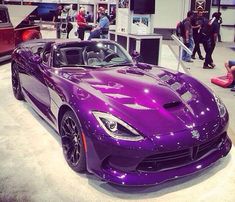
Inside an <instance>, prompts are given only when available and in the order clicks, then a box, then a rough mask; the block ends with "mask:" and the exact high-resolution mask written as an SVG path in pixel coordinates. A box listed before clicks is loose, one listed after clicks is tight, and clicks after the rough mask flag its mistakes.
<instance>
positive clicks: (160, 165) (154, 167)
mask: <svg viewBox="0 0 235 202" xmlns="http://www.w3.org/2000/svg"><path fill="white" fill-rule="evenodd" d="M225 136H226V133H225V134H223V135H220V136H218V137H216V138H214V139H211V140H210V141H208V142H205V143H202V144H201V145H198V146H195V147H191V148H188V149H183V150H176V151H172V152H165V153H159V154H155V155H152V156H149V157H147V158H145V159H144V160H143V161H142V162H141V163H140V164H139V165H138V166H137V170H138V171H145V172H154V171H160V170H167V169H171V168H176V167H179V166H182V165H186V164H188V163H190V162H192V161H194V160H197V159H199V158H201V157H203V156H204V155H206V154H208V153H209V152H210V151H212V150H213V149H216V148H218V147H219V146H220V144H221V143H222V142H223V139H224V137H225Z"/></svg>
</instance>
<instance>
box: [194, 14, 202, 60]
mask: <svg viewBox="0 0 235 202" xmlns="http://www.w3.org/2000/svg"><path fill="white" fill-rule="evenodd" d="M204 21H205V19H204V17H203V11H198V13H197V16H196V17H195V18H193V20H192V27H193V40H194V43H195V46H194V49H193V54H192V56H191V58H192V59H196V57H195V55H196V53H197V54H198V56H199V59H200V60H204V57H203V56H202V54H201V49H200V43H201V38H202V37H201V27H202V25H203V23H204Z"/></svg>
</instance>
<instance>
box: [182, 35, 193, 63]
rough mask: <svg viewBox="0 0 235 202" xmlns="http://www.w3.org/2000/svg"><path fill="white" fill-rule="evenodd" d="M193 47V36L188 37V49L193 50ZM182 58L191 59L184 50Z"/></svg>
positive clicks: (184, 59)
mask: <svg viewBox="0 0 235 202" xmlns="http://www.w3.org/2000/svg"><path fill="white" fill-rule="evenodd" d="M193 48H194V40H193V37H192V36H191V37H189V46H188V49H189V50H191V51H193ZM182 60H183V61H186V62H187V61H190V60H191V55H190V54H188V53H187V52H186V51H185V50H183V51H182Z"/></svg>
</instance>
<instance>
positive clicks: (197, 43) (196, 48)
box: [192, 34, 202, 57]
mask: <svg viewBox="0 0 235 202" xmlns="http://www.w3.org/2000/svg"><path fill="white" fill-rule="evenodd" d="M193 40H194V43H195V46H194V49H193V54H192V56H195V55H196V53H197V54H198V56H199V57H202V53H201V49H200V42H201V35H199V34H194V35H193Z"/></svg>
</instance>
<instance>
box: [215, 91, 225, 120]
mask: <svg viewBox="0 0 235 202" xmlns="http://www.w3.org/2000/svg"><path fill="white" fill-rule="evenodd" d="M214 97H215V101H216V104H217V106H218V109H219V115H220V117H221V118H223V117H224V116H225V114H226V111H227V110H226V107H225V105H224V103H223V102H222V100H221V99H220V98H219V97H218V96H217V95H215V94H214Z"/></svg>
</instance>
